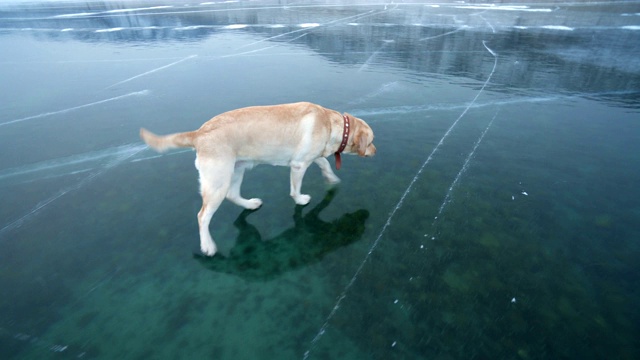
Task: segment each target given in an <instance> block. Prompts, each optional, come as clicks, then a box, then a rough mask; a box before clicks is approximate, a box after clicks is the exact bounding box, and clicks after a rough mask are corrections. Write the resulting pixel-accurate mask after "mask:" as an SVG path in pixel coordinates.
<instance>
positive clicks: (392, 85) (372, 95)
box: [347, 81, 398, 105]
mask: <svg viewBox="0 0 640 360" xmlns="http://www.w3.org/2000/svg"><path fill="white" fill-rule="evenodd" d="M397 86H398V82H397V81H392V82H388V83H386V84H384V85H382V86H381V87H380V88H379V89H378V90H376V91H374V92H371V93H368V94H366V95H364V96H363V97H361V98H359V99H356V100H352V101H349V102H348V103H347V104H348V105H357V104H362V103H363V102H366V101H367V100H370V99H372V98H375V97H377V96H380V95H382V94H384V93H386V92H387V91H390V90H393V89H394V88H396V87H397Z"/></svg>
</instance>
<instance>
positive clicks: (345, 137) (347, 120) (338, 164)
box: [334, 114, 349, 170]
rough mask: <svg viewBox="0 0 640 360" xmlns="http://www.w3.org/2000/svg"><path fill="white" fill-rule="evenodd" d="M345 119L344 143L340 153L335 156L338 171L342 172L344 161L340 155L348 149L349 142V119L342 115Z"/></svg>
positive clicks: (339, 150)
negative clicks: (341, 167)
mask: <svg viewBox="0 0 640 360" xmlns="http://www.w3.org/2000/svg"><path fill="white" fill-rule="evenodd" d="M342 118H343V119H344V127H343V128H342V142H341V143H340V147H339V148H338V151H336V153H335V154H334V155H335V156H336V170H340V166H342V159H341V158H340V153H341V152H342V151H343V150H344V148H345V147H347V141H349V117H348V116H347V115H346V114H345V115H342Z"/></svg>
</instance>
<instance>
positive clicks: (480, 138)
mask: <svg viewBox="0 0 640 360" xmlns="http://www.w3.org/2000/svg"><path fill="white" fill-rule="evenodd" d="M499 112H500V109H499V108H498V111H496V113H495V115H493V119H491V121H490V122H489V124H488V125H487V127H486V128H485V129H484V131H483V132H482V134H481V135H480V137H479V138H478V140H476V143H475V145H474V146H473V149H472V150H471V152H470V153H469V155H467V158H466V159H465V160H464V164H463V165H462V168H461V169H460V171H459V172H458V175H456V177H455V179H453V182H452V183H451V186H449V190H448V191H447V195H446V196H445V197H444V201H442V204H441V205H440V208H439V209H438V214H437V215H436V217H435V219H434V220H433V223H432V224H431V226H432V227H433V225H434V224H435V222H436V220H437V219H438V217H439V216H440V215H441V214H442V211H443V210H444V208H445V206H447V204H448V203H449V202H450V201H451V193H452V192H453V188H454V187H456V185H457V184H458V182H459V181H460V177H461V176H462V174H464V173H465V172H466V171H467V169H468V168H469V163H470V162H471V158H473V154H475V152H476V149H477V148H478V146H479V145H480V143H481V142H482V139H484V136H485V135H486V134H487V131H489V128H490V127H491V125H492V124H493V121H494V120H495V119H496V117H497V116H498V113H499Z"/></svg>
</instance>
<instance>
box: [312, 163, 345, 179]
mask: <svg viewBox="0 0 640 360" xmlns="http://www.w3.org/2000/svg"><path fill="white" fill-rule="evenodd" d="M313 162H315V163H316V165H318V166H319V167H320V170H321V171H322V177H324V180H325V181H326V182H327V183H329V184H331V185H335V184H337V183H339V182H340V178H339V177H337V176H336V174H335V173H334V172H333V170H331V164H329V160H327V158H324V157H319V158H317V159H315V160H314V161H313Z"/></svg>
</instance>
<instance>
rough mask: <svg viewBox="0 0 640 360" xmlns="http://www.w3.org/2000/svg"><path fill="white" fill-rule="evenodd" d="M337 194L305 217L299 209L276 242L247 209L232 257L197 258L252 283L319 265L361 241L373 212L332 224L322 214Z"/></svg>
mask: <svg viewBox="0 0 640 360" xmlns="http://www.w3.org/2000/svg"><path fill="white" fill-rule="evenodd" d="M336 191H337V190H336V189H332V190H329V191H328V192H327V194H326V195H325V197H324V199H322V201H321V202H320V203H319V204H318V205H316V206H315V207H314V208H312V209H311V210H310V211H309V212H308V213H307V214H306V215H303V214H302V212H303V209H304V206H296V207H295V210H294V214H293V219H294V223H295V225H294V226H293V227H292V228H290V229H287V230H285V231H283V232H282V233H281V234H279V235H277V236H275V237H273V238H272V239H267V240H264V239H262V236H261V235H260V231H259V230H258V229H257V228H256V227H255V226H253V225H251V224H249V223H248V222H247V217H248V216H249V215H250V214H251V213H253V212H254V211H251V210H245V211H243V212H242V213H241V214H240V216H238V218H237V219H236V221H235V222H234V225H235V226H236V227H237V228H238V229H239V230H240V233H239V234H238V239H237V242H236V245H235V246H234V247H233V248H232V249H231V251H230V253H229V256H227V257H223V256H221V255H216V256H214V257H213V258H210V257H206V256H203V255H200V254H194V258H195V259H196V260H197V261H198V262H199V263H200V264H201V265H202V266H203V267H205V268H207V269H210V270H212V271H215V272H223V273H228V274H233V275H237V276H240V277H242V278H244V279H246V280H251V281H264V280H270V279H273V278H275V277H278V276H280V275H282V274H283V273H285V272H287V271H292V270H295V269H298V268H300V267H303V266H308V265H310V264H313V263H316V262H318V261H320V260H321V259H322V258H323V257H324V256H325V255H326V254H328V253H330V252H332V251H335V250H337V249H339V248H341V247H343V246H346V245H349V244H352V243H354V242H356V241H358V240H360V238H361V237H362V234H363V233H364V229H365V222H366V220H367V219H368V218H369V211H367V210H364V209H361V210H358V211H355V212H352V213H346V214H344V215H342V216H340V217H339V218H337V219H335V220H332V221H323V220H321V219H320V218H319V215H320V212H321V211H322V210H323V209H325V208H326V207H327V206H328V205H329V204H330V203H331V201H332V200H333V198H334V196H335V194H336Z"/></svg>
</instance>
